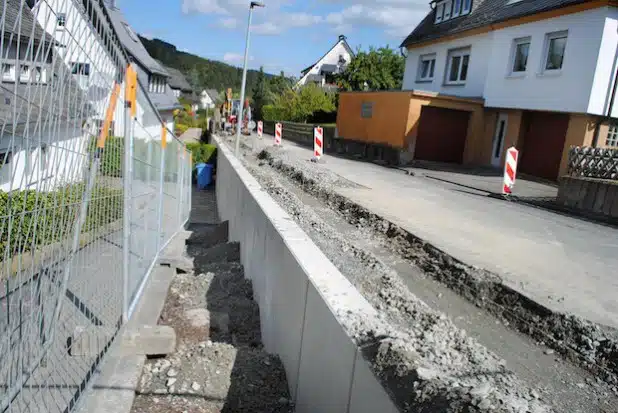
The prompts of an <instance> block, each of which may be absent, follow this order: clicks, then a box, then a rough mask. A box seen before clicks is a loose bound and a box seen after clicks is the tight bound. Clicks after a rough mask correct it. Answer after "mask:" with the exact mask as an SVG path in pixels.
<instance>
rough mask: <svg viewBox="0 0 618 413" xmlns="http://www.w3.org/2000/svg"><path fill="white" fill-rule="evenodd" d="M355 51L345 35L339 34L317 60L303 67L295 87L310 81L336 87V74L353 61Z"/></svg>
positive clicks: (332, 87)
mask: <svg viewBox="0 0 618 413" xmlns="http://www.w3.org/2000/svg"><path fill="white" fill-rule="evenodd" d="M352 57H354V52H353V51H352V48H351V47H350V45H349V44H348V42H347V40H346V37H345V36H344V35H339V38H338V39H337V43H335V45H334V46H333V47H331V48H330V50H329V51H328V52H327V53H326V54H325V55H324V56H322V57H321V58H320V59H319V60H318V61H317V62H315V63H313V64H312V65H311V66H309V67H307V68H305V69H303V71H302V72H301V77H300V79H299V80H298V82H297V83H296V86H295V87H301V86H304V85H307V84H309V83H313V84H317V85H318V86H320V87H322V88H325V89H336V88H337V86H336V84H335V80H334V76H335V75H336V74H339V73H341V72H342V71H343V70H345V68H346V67H347V66H348V64H349V63H350V62H351V61H352Z"/></svg>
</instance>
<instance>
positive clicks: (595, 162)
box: [567, 146, 618, 180]
mask: <svg viewBox="0 0 618 413" xmlns="http://www.w3.org/2000/svg"><path fill="white" fill-rule="evenodd" d="M567 174H568V175H570V176H574V177H578V176H579V177H586V178H597V179H610V180H618V149H611V148H591V147H587V146H584V147H580V146H572V147H571V149H570V150H569V164H568V169H567Z"/></svg>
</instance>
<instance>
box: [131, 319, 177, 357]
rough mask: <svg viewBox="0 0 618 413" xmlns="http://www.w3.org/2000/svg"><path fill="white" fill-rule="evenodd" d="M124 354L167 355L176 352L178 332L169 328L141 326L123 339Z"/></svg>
mask: <svg viewBox="0 0 618 413" xmlns="http://www.w3.org/2000/svg"><path fill="white" fill-rule="evenodd" d="M122 349H123V354H135V355H146V356H155V355H157V356H158V355H165V354H170V353H173V352H174V351H176V332H175V331H174V329H173V328H172V327H169V326H158V325H155V326H140V327H137V328H135V329H131V330H128V331H126V332H125V333H124V335H123V337H122Z"/></svg>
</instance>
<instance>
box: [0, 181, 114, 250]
mask: <svg viewBox="0 0 618 413" xmlns="http://www.w3.org/2000/svg"><path fill="white" fill-rule="evenodd" d="M84 190H85V184H84V183H79V184H73V185H67V186H65V187H63V188H60V189H58V190H56V191H53V192H47V193H44V192H37V191H34V190H25V191H14V192H12V193H11V194H10V196H9V194H8V193H7V192H3V191H0V214H2V215H1V216H2V219H1V223H0V225H1V226H2V230H1V231H2V232H1V234H0V248H1V249H3V250H5V251H6V249H7V248H9V251H11V253H19V252H23V251H30V250H31V249H32V248H33V247H34V246H42V245H47V244H51V243H53V242H57V241H61V240H66V239H70V238H71V237H72V236H73V229H74V225H75V223H76V222H77V220H78V218H79V212H80V205H81V203H82V201H83V196H84ZM122 209H123V191H122V189H114V188H110V187H108V186H102V185H95V186H94V188H93V190H92V196H91V200H90V203H89V205H88V210H87V213H86V221H85V223H84V226H83V228H82V232H88V231H92V230H94V229H97V228H99V227H101V226H103V225H106V224H109V223H112V222H115V221H117V220H119V219H120V218H122ZM9 217H10V218H11V219H9ZM35 235H36V236H35Z"/></svg>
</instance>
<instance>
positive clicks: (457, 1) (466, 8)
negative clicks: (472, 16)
mask: <svg viewBox="0 0 618 413" xmlns="http://www.w3.org/2000/svg"><path fill="white" fill-rule="evenodd" d="M471 8H472V0H443V1H442V2H440V3H438V4H437V5H436V18H435V22H436V23H440V22H445V21H447V20H450V19H453V18H455V17H459V16H463V15H466V14H469V13H470V9H471Z"/></svg>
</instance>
